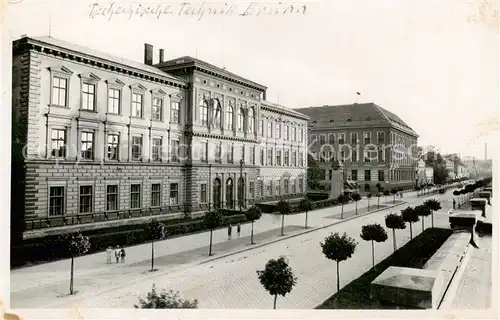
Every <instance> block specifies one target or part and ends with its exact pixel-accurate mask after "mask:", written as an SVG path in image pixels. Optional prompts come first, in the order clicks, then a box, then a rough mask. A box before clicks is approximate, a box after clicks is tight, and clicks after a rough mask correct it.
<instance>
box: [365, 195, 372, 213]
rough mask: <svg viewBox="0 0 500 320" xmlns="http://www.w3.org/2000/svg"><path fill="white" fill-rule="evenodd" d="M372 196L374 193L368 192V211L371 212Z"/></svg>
mask: <svg viewBox="0 0 500 320" xmlns="http://www.w3.org/2000/svg"><path fill="white" fill-rule="evenodd" d="M371 198H372V194H371V193H368V194H367V195H366V199H368V212H370V199H371Z"/></svg>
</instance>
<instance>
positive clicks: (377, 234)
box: [360, 223, 387, 268]
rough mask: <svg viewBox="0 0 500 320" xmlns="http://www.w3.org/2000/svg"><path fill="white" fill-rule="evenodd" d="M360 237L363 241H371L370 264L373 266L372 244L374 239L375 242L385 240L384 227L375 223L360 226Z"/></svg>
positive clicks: (373, 250) (373, 249)
mask: <svg viewBox="0 0 500 320" xmlns="http://www.w3.org/2000/svg"><path fill="white" fill-rule="evenodd" d="M360 236H361V239H363V240H365V241H371V242H372V266H373V268H375V247H374V245H373V243H374V241H376V242H384V241H386V240H387V232H386V231H385V229H384V228H383V227H382V226H381V225H379V224H377V223H375V224H368V225H366V226H363V227H361V234H360Z"/></svg>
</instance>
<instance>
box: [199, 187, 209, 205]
mask: <svg viewBox="0 0 500 320" xmlns="http://www.w3.org/2000/svg"><path fill="white" fill-rule="evenodd" d="M207 202H208V201H207V184H206V183H202V184H201V185H200V203H207Z"/></svg>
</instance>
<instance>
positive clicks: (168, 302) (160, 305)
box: [134, 284, 198, 309]
mask: <svg viewBox="0 0 500 320" xmlns="http://www.w3.org/2000/svg"><path fill="white" fill-rule="evenodd" d="M134 308H136V309H196V308H198V300H196V299H195V300H193V301H189V300H184V299H182V298H181V297H180V295H179V291H175V292H174V291H173V290H170V291H168V292H167V291H166V290H163V291H162V292H161V293H160V294H158V292H157V291H156V288H155V285H154V284H153V289H152V290H151V292H148V295H147V296H146V298H145V299H143V298H139V304H138V305H134Z"/></svg>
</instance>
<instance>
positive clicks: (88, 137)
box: [81, 131, 94, 160]
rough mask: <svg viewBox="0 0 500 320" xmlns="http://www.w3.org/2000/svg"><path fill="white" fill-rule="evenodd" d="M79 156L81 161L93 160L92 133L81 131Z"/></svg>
mask: <svg viewBox="0 0 500 320" xmlns="http://www.w3.org/2000/svg"><path fill="white" fill-rule="evenodd" d="M81 145H82V147H81V156H82V159H88V160H92V159H94V133H93V132H85V131H83V132H82V134H81Z"/></svg>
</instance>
